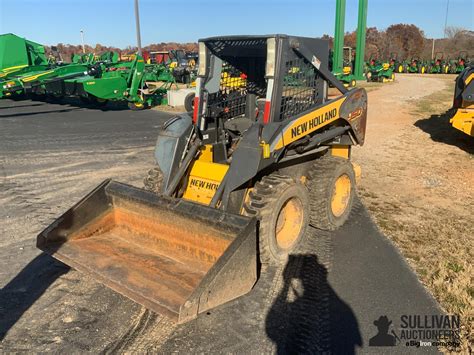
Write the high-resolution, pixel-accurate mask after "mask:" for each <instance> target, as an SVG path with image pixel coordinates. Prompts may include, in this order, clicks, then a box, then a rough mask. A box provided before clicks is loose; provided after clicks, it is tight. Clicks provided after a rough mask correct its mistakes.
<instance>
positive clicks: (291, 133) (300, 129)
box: [272, 97, 345, 150]
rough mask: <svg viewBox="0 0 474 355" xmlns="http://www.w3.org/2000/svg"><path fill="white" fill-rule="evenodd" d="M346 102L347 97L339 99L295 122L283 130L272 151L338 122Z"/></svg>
mask: <svg viewBox="0 0 474 355" xmlns="http://www.w3.org/2000/svg"><path fill="white" fill-rule="evenodd" d="M344 100H345V97H343V98H340V99H337V100H335V101H333V102H331V103H329V104H328V105H325V106H323V107H321V108H318V109H316V110H314V111H312V112H310V113H308V114H306V115H304V116H301V117H300V118H298V119H296V120H294V121H293V122H292V123H291V124H290V125H288V126H287V127H286V128H285V129H284V130H283V133H282V137H281V138H280V140H279V141H278V142H277V143H276V145H275V146H274V147H273V149H272V150H278V149H280V148H283V147H284V146H286V145H288V144H290V143H292V142H294V141H297V140H298V139H301V138H303V137H304V136H306V135H307V134H310V133H312V132H314V131H316V130H318V129H320V128H322V127H324V126H326V125H328V124H330V123H331V122H334V121H336V120H338V119H339V118H340V116H339V109H340V108H341V105H342V103H343V102H344Z"/></svg>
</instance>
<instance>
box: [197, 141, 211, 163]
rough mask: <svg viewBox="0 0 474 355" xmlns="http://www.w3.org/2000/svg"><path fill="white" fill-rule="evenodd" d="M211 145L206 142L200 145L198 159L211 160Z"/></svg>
mask: <svg viewBox="0 0 474 355" xmlns="http://www.w3.org/2000/svg"><path fill="white" fill-rule="evenodd" d="M212 158H213V155H212V145H210V144H206V145H204V146H202V147H201V155H200V156H199V160H200V161H207V162H209V163H212V162H213V159H212Z"/></svg>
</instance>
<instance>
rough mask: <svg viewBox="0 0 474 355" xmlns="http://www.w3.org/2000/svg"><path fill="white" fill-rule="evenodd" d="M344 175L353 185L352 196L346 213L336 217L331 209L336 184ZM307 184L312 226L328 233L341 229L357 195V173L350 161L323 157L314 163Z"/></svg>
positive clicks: (327, 156) (328, 156) (329, 156)
mask: <svg viewBox="0 0 474 355" xmlns="http://www.w3.org/2000/svg"><path fill="white" fill-rule="evenodd" d="M344 174H346V175H347V176H348V177H349V180H350V183H351V190H350V196H349V200H348V203H347V207H346V209H345V211H344V212H343V213H342V214H341V215H340V216H335V215H334V214H333V212H332V209H331V200H332V196H333V191H334V184H335V182H336V180H337V179H338V178H339V177H340V176H341V175H344ZM306 184H307V186H308V189H309V194H310V201H311V218H310V224H311V225H312V226H313V227H315V228H319V229H322V230H328V231H332V230H336V229H338V228H339V227H341V226H342V225H343V224H344V223H345V222H346V221H347V218H348V217H349V214H350V212H351V209H352V205H353V203H354V197H355V195H356V183H355V173H354V169H353V167H352V164H351V162H350V160H348V159H344V158H340V157H334V156H331V155H325V156H323V157H321V158H320V159H318V160H316V161H315V162H314V163H313V165H312V167H311V169H310V171H309V172H308V176H307V182H306Z"/></svg>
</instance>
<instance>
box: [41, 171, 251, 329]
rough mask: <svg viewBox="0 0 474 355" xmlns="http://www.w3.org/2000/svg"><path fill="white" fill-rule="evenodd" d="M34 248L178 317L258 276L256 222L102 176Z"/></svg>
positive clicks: (244, 287) (238, 291)
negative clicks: (91, 189) (93, 187)
mask: <svg viewBox="0 0 474 355" xmlns="http://www.w3.org/2000/svg"><path fill="white" fill-rule="evenodd" d="M37 246H38V248H40V249H42V250H43V251H45V252H46V253H48V254H51V255H52V256H54V257H55V258H56V259H58V260H61V261H62V262H64V263H65V264H67V265H70V266H72V267H74V268H76V269H77V270H80V271H82V272H85V273H88V274H90V275H91V276H92V277H93V278H95V279H97V280H98V281H100V282H102V283H103V284H105V285H107V286H109V287H110V288H112V289H114V290H115V291H117V292H119V293H121V294H123V295H125V296H127V297H129V298H131V299H132V300H134V301H136V302H138V303H140V304H142V305H144V306H145V307H147V308H149V309H151V310H153V311H155V312H157V313H159V314H162V315H165V316H167V317H169V318H171V319H173V320H174V321H176V322H178V323H183V322H186V321H189V320H191V319H193V318H195V317H197V315H198V314H199V313H201V312H204V311H206V310H209V309H211V308H213V307H216V306H218V305H220V304H222V303H225V302H227V301H230V300H232V299H234V298H237V297H239V296H241V295H244V294H245V293H247V292H248V291H250V289H251V288H252V286H253V285H254V283H255V281H256V279H257V265H256V263H257V255H256V253H257V252H256V250H257V241H256V220H255V219H254V218H252V219H251V218H248V217H243V216H239V215H234V214H229V213H226V212H222V211H219V210H217V209H213V208H209V207H207V206H201V205H197V204H194V203H190V202H187V201H184V200H180V199H174V198H170V197H165V196H159V195H156V194H153V193H151V192H148V191H145V190H141V189H138V188H135V187H132V186H129V185H125V184H121V183H118V182H114V181H110V180H107V181H104V182H103V183H102V184H100V185H99V186H98V187H97V188H96V189H95V190H93V191H92V192H91V193H89V194H88V195H87V196H86V197H85V198H83V199H82V200H81V201H80V202H79V203H77V204H76V205H75V206H74V207H72V208H71V209H70V210H68V211H67V212H66V213H65V214H64V215H62V216H61V217H59V218H58V219H57V220H56V221H55V222H53V223H52V224H51V225H50V226H49V227H48V228H46V229H45V230H44V231H43V232H42V233H41V234H39V235H38V239H37Z"/></svg>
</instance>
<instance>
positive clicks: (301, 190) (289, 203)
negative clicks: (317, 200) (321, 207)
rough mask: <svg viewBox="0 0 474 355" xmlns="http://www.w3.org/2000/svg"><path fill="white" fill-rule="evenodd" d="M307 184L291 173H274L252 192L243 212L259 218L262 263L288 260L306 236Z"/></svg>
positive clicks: (264, 178)
mask: <svg viewBox="0 0 474 355" xmlns="http://www.w3.org/2000/svg"><path fill="white" fill-rule="evenodd" d="M309 212H310V206H309V197H308V190H307V188H306V187H305V186H304V185H303V184H301V183H299V182H295V181H294V180H293V179H292V178H290V177H288V176H282V175H277V174H271V175H268V176H264V177H263V178H262V180H261V181H259V182H257V183H256V184H255V186H254V188H253V189H252V191H251V192H250V193H249V200H248V201H247V202H246V204H245V206H244V214H246V215H247V216H255V217H257V218H258V219H259V221H260V225H259V234H258V244H259V251H260V261H261V262H262V264H274V265H279V264H282V263H285V262H286V261H287V259H288V255H289V254H290V253H291V252H293V251H294V250H295V249H296V248H297V247H298V246H299V245H300V244H301V243H302V241H303V240H304V238H305V236H306V228H307V226H308V223H309Z"/></svg>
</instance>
